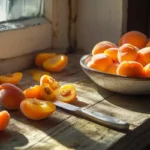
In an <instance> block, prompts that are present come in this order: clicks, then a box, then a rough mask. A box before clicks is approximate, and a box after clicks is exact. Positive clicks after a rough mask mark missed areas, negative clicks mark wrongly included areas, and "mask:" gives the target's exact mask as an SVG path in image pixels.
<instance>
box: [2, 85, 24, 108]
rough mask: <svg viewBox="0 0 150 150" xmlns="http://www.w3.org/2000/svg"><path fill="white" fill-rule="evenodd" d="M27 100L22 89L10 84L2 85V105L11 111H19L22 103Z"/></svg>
mask: <svg viewBox="0 0 150 150" xmlns="http://www.w3.org/2000/svg"><path fill="white" fill-rule="evenodd" d="M24 99H25V95H24V93H23V91H22V90H21V89H19V88H18V87H17V86H15V85H13V84H10V83H3V84H1V85H0V104H1V105H2V106H3V107H4V108H6V109H9V110H17V109H19V108H20V103H21V101H22V100H24Z"/></svg>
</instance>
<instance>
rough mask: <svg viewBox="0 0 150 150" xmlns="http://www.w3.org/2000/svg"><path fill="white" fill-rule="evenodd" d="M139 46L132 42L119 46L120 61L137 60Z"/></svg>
mask: <svg viewBox="0 0 150 150" xmlns="http://www.w3.org/2000/svg"><path fill="white" fill-rule="evenodd" d="M138 50H139V49H138V48H137V47H135V46H133V45H131V44H124V45H122V46H121V47H119V50H118V61H119V62H120V63H121V62H123V61H135V60H136V58H137V52H138Z"/></svg>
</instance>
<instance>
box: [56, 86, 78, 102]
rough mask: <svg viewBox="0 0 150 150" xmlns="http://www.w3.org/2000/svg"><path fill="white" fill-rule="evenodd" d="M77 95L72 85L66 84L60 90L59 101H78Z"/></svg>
mask: <svg viewBox="0 0 150 150" xmlns="http://www.w3.org/2000/svg"><path fill="white" fill-rule="evenodd" d="M76 95H77V92H76V89H75V87H74V86H73V85H72V84H66V85H63V86H61V87H60V88H59V91H58V93H57V99H58V100H60V101H62V102H66V103H71V102H73V101H75V100H76Z"/></svg>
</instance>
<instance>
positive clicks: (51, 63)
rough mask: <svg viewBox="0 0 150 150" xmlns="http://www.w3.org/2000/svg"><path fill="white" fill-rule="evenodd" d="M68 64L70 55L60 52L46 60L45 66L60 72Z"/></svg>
mask: <svg viewBox="0 0 150 150" xmlns="http://www.w3.org/2000/svg"><path fill="white" fill-rule="evenodd" d="M67 64H68V57H67V56H66V55H63V54H59V55H56V56H54V57H52V58H49V59H47V60H46V61H44V63H43V68H44V69H45V70H47V71H50V72H60V71H62V70H63V69H64V68H65V67H66V66H67Z"/></svg>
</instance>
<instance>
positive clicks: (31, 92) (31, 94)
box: [23, 85, 42, 99]
mask: <svg viewBox="0 0 150 150" xmlns="http://www.w3.org/2000/svg"><path fill="white" fill-rule="evenodd" d="M23 93H24V94H25V97H26V98H37V99H42V96H41V86H40V85H35V86H32V87H30V88H28V89H26V90H24V92H23Z"/></svg>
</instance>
